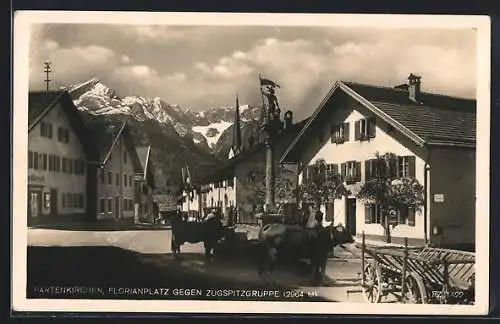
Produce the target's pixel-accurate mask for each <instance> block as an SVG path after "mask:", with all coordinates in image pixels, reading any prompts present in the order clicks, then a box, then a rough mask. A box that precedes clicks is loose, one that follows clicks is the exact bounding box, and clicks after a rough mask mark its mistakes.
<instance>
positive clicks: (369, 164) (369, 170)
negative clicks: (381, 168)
mask: <svg viewBox="0 0 500 324" xmlns="http://www.w3.org/2000/svg"><path fill="white" fill-rule="evenodd" d="M377 173H378V172H377V160H376V159H371V160H366V161H365V181H369V180H372V179H375V178H377Z"/></svg>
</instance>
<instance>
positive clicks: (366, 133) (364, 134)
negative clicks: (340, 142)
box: [354, 117, 376, 141]
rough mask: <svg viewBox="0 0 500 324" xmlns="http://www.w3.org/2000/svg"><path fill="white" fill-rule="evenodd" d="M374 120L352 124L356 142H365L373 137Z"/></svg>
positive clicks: (362, 120) (363, 120)
mask: <svg viewBox="0 0 500 324" xmlns="http://www.w3.org/2000/svg"><path fill="white" fill-rule="evenodd" d="M375 130H376V122H375V118H374V117H371V118H365V119H361V120H358V121H356V122H355V123H354V139H355V140H356V141H366V140H369V139H370V138H374V137H375Z"/></svg>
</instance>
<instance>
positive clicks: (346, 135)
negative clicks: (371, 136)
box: [342, 123, 349, 142]
mask: <svg viewBox="0 0 500 324" xmlns="http://www.w3.org/2000/svg"><path fill="white" fill-rule="evenodd" d="M342 127H343V128H344V138H343V139H344V141H345V142H347V141H349V123H344V124H342Z"/></svg>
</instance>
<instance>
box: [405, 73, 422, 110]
mask: <svg viewBox="0 0 500 324" xmlns="http://www.w3.org/2000/svg"><path fill="white" fill-rule="evenodd" d="M420 79H421V77H420V76H418V75H415V74H413V73H410V76H409V77H408V96H409V98H410V100H411V101H413V102H416V103H420Z"/></svg>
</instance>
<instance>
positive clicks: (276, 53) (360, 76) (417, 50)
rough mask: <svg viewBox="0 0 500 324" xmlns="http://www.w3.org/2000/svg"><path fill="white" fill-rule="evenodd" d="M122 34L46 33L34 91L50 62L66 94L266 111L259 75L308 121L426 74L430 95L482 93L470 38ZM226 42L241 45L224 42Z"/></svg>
mask: <svg viewBox="0 0 500 324" xmlns="http://www.w3.org/2000/svg"><path fill="white" fill-rule="evenodd" d="M121 27H122V26H113V28H110V29H102V32H101V33H100V34H101V35H97V37H95V38H92V37H90V34H91V33H90V32H89V31H88V30H87V32H85V33H82V32H80V31H81V30H82V28H83V27H82V28H80V29H75V30H74V31H71V32H68V31H66V32H65V29H61V28H59V29H53V30H52V32H50V31H47V30H43V29H38V30H37V33H35V34H34V36H33V44H34V46H33V48H32V50H31V57H30V64H31V65H30V86H32V87H34V88H36V87H38V88H42V87H43V79H44V75H43V62H44V61H46V60H50V61H51V62H52V63H53V71H54V75H53V79H54V80H55V81H54V82H55V84H56V85H57V86H61V85H67V84H72V83H75V82H81V81H85V80H86V79H89V78H92V77H97V78H99V79H100V80H101V81H103V82H104V83H105V84H106V85H107V86H109V87H111V88H114V89H116V90H118V92H119V93H120V94H122V95H129V94H131V93H132V92H133V93H135V94H140V95H144V96H154V97H161V98H162V99H164V100H165V101H167V102H170V103H176V104H180V105H181V106H184V107H186V108H189V109H193V110H199V109H206V108H208V107H209V106H228V105H232V104H233V103H234V97H235V94H236V91H238V92H239V94H240V102H242V103H249V104H259V103H260V101H261V96H260V93H259V91H258V90H259V85H258V79H257V76H258V74H259V73H262V74H263V75H264V76H266V77H268V78H271V79H273V80H275V81H277V82H278V83H279V84H280V85H281V86H282V88H281V89H280V90H279V93H278V96H279V100H280V104H281V105H282V106H283V107H284V108H285V109H291V110H293V111H294V112H296V113H297V112H300V113H299V114H298V115H297V114H296V116H301V117H305V115H307V114H308V113H310V112H311V111H312V110H313V109H314V108H315V107H316V105H317V104H318V103H319V102H320V101H321V100H322V98H323V96H324V95H325V94H326V93H327V92H328V90H329V88H330V87H331V85H332V83H333V82H334V81H336V80H339V79H342V80H348V81H355V82H365V83H371V84H379V85H386V86H394V85H397V84H401V83H403V82H405V81H406V77H407V76H408V75H409V73H410V72H411V73H417V74H420V75H422V77H423V78H422V82H423V89H424V90H425V91H431V92H438V93H445V94H450V95H457V96H465V97H473V96H474V94H475V83H476V79H475V74H476V68H475V62H476V54H475V37H474V33H471V32H470V31H468V32H464V31H436V30H430V31H429V30H427V31H425V30H386V31H383V32H382V31H380V30H353V29H351V30H343V29H335V30H334V29H314V30H309V29H300V30H299V29H294V33H291V32H290V30H288V29H286V28H280V29H279V33H267V34H266V33H264V32H263V30H261V29H259V30H257V31H258V33H257V32H256V33H250V31H251V29H250V28H244V29H242V31H241V32H240V34H241V35H242V36H241V37H239V38H238V37H236V36H237V35H238V29H237V28H231V30H229V29H228V28H225V29H221V28H218V29H217V28H209V27H207V28H195V27H179V28H174V27H170V26H169V27H165V26H134V27H132V26H126V28H121ZM56 30H57V33H56V32H55V31H56ZM98 30H100V29H97V28H93V29H92V31H93V34H96V31H98ZM77 31H78V32H77ZM224 31H225V34H224ZM65 33H66V34H65ZM67 33H69V34H67ZM57 35H59V36H57ZM61 35H64V37H63V36H61ZM78 35H85V37H83V36H82V37H83V38H81V39H79V38H78V37H77V36H78ZM103 35H107V36H106V37H104V36H103ZM221 35H224V37H232V38H231V41H228V40H226V41H225V43H224V42H222V40H221V37H222V36H221ZM255 35H260V36H259V37H255ZM266 35H267V36H266ZM294 35H296V36H294ZM49 36H50V37H49ZM71 36H74V37H71ZM299 36H300V37H299ZM63 39H64V40H65V41H64V42H63ZM106 39H107V42H105V41H104V40H106ZM98 40H99V42H97V41H98ZM93 41H95V43H93ZM173 44H174V45H173ZM215 44H217V46H215ZM118 45H119V46H118ZM202 45H203V46H202ZM209 45H213V46H209ZM218 45H221V46H218ZM222 45H223V46H222ZM244 101H246V102H244Z"/></svg>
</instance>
